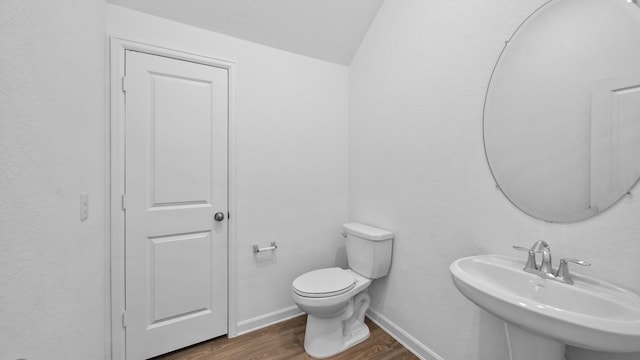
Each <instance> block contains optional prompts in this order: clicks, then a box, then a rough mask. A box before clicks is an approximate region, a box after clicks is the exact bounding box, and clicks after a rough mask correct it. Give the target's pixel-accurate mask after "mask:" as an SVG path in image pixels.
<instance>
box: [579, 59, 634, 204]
mask: <svg viewBox="0 0 640 360" xmlns="http://www.w3.org/2000/svg"><path fill="white" fill-rule="evenodd" d="M639 119H640V72H639V71H635V72H629V73H625V74H624V75H621V76H617V77H613V78H609V79H605V80H601V81H598V82H596V83H595V84H593V85H592V89H591V119H590V120H591V207H592V208H596V209H599V210H600V211H602V210H604V209H606V208H607V207H608V206H610V205H611V204H613V203H615V202H616V201H617V200H618V199H619V198H620V197H621V196H622V195H623V194H624V193H625V192H626V191H628V190H629V189H630V188H631V186H633V184H634V183H635V182H636V180H637V179H638V177H639V176H640V158H639V157H638V154H640V135H639V134H640V121H638V120H639Z"/></svg>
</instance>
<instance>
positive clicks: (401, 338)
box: [367, 308, 444, 360]
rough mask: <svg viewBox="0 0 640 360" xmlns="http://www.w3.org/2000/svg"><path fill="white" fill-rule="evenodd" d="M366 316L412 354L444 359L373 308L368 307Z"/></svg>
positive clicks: (422, 357)
mask: <svg viewBox="0 0 640 360" xmlns="http://www.w3.org/2000/svg"><path fill="white" fill-rule="evenodd" d="M367 316H368V317H369V319H371V321H373V322H374V323H376V325H378V326H380V328H382V330H384V331H386V332H387V333H388V334H389V335H391V336H392V337H393V338H394V339H396V340H397V341H398V342H399V343H400V344H402V346H404V347H405V348H407V350H409V351H411V352H412V353H413V354H414V355H416V356H417V357H419V358H420V359H422V360H444V358H443V357H441V356H440V355H438V354H436V353H435V351H433V350H431V349H429V348H428V347H427V346H426V345H424V344H423V343H421V342H420V341H418V340H417V339H416V338H414V337H413V336H411V335H410V334H409V333H408V332H406V331H404V330H403V329H402V328H400V327H399V326H398V325H396V324H394V323H393V322H391V320H389V319H387V318H386V317H384V316H383V315H381V314H380V313H378V312H377V311H375V310H372V309H371V308H369V310H368V311H367Z"/></svg>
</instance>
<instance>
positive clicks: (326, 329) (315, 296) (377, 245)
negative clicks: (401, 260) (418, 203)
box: [291, 223, 393, 359]
mask: <svg viewBox="0 0 640 360" xmlns="http://www.w3.org/2000/svg"><path fill="white" fill-rule="evenodd" d="M342 227H343V229H344V234H345V235H346V247H347V260H348V264H349V268H348V269H342V268H339V267H332V268H325V269H319V270H313V271H309V272H307V273H305V274H302V275H300V276H298V277H297V278H296V279H295V280H293V283H292V286H291V290H292V292H291V294H292V297H293V300H294V301H295V303H296V305H298V307H299V308H300V309H301V310H302V311H304V312H306V313H307V315H308V316H307V328H306V332H305V338H304V350H305V351H306V352H307V354H309V355H311V356H312V357H314V358H319V359H321V358H326V357H329V356H333V355H335V354H338V353H340V352H342V351H344V350H346V349H348V348H350V347H352V346H354V345H356V344H358V343H360V342H362V341H364V340H365V339H367V338H368V337H369V328H368V327H367V325H366V324H365V323H364V315H365V313H366V311H367V309H368V308H369V302H370V299H369V294H368V293H367V292H366V289H367V288H368V287H369V285H370V284H371V281H372V280H374V279H377V278H381V277H383V276H386V275H387V274H388V273H389V267H390V266H391V243H392V239H393V233H392V232H390V231H387V230H382V229H378V228H375V227H373V226H369V225H365V224H359V223H348V224H344V225H343V226H342Z"/></svg>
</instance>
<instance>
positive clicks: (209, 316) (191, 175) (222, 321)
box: [125, 51, 228, 359]
mask: <svg viewBox="0 0 640 360" xmlns="http://www.w3.org/2000/svg"><path fill="white" fill-rule="evenodd" d="M126 84H127V87H126V89H127V90H126V106H125V108H126V130H125V138H126V142H125V153H126V160H125V162H126V165H125V173H126V175H125V178H126V197H127V206H126V226H125V228H126V230H125V241H126V260H125V263H126V264H125V266H126V314H127V326H126V348H127V359H146V358H150V357H153V356H156V355H159V354H162V353H166V352H169V351H172V350H175V349H178V348H181V347H185V346H188V345H192V344H194V343H197V342H200V341H203V340H207V339H210V338H213V337H216V336H220V335H223V334H225V333H226V332H227V306H228V304H227V223H226V222H224V221H223V222H217V221H214V219H213V216H214V214H215V213H216V212H218V211H221V212H223V213H226V212H227V116H228V115H227V114H228V95H227V89H228V77H227V70H226V69H221V68H217V67H213V66H207V65H202V64H196V63H191V62H187V61H182V60H176V59H171V58H166V57H161V56H156V55H150V54H145V53H140V52H134V51H127V52H126Z"/></svg>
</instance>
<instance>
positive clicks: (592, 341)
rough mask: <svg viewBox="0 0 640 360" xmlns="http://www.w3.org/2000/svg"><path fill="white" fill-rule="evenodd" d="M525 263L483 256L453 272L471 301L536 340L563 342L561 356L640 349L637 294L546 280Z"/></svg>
mask: <svg viewBox="0 0 640 360" xmlns="http://www.w3.org/2000/svg"><path fill="white" fill-rule="evenodd" d="M524 265H525V261H524V259H522V260H521V259H516V258H511V257H507V256H500V255H480V256H471V257H466V258H462V259H458V260H456V261H455V262H453V263H452V264H451V266H450V267H449V269H450V271H451V274H452V275H453V282H454V284H455V285H456V287H457V288H458V290H460V292H461V293H462V294H463V295H464V296H466V297H467V298H469V300H471V301H473V302H474V303H475V304H476V305H478V306H480V307H481V308H483V309H485V310H487V311H489V312H491V313H493V314H494V315H496V316H498V317H500V318H502V319H503V320H505V321H506V322H507V323H511V324H515V325H517V326H518V327H521V328H522V329H524V331H525V332H531V335H532V336H536V337H541V338H542V339H547V338H548V339H551V340H552V341H555V342H558V343H559V344H562V345H561V346H560V347H561V349H560V348H559V347H558V348H557V351H558V352H562V353H564V344H569V345H573V346H576V347H581V348H585V349H590V350H596V351H606V352H636V351H640V297H639V296H638V295H637V294H635V293H633V292H631V291H629V290H625V289H623V288H620V287H618V286H616V285H613V284H611V283H608V282H605V281H601V280H597V279H594V278H592V277H587V276H583V275H580V274H576V273H573V280H574V282H575V283H574V284H573V285H567V284H563V283H560V282H558V281H554V280H550V279H543V278H541V277H539V276H537V275H534V274H530V273H528V272H525V271H523V270H522V268H523V267H524ZM522 329H521V330H522ZM543 341H544V340H543ZM549 346H552V345H549ZM512 358H515V357H513V356H512ZM519 358H522V357H519ZM558 358H559V359H563V358H564V356H562V357H558Z"/></svg>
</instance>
